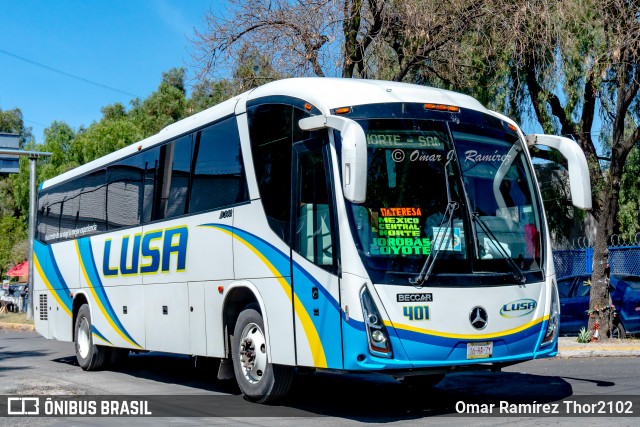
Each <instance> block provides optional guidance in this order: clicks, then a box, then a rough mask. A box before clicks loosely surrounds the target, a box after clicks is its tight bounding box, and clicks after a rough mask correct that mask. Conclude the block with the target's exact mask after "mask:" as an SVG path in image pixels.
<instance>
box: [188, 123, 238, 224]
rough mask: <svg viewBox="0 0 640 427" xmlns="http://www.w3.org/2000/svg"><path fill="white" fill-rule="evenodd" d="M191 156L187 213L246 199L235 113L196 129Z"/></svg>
mask: <svg viewBox="0 0 640 427" xmlns="http://www.w3.org/2000/svg"><path fill="white" fill-rule="evenodd" d="M193 157H194V159H195V161H194V164H195V167H194V168H193V183H192V190H191V194H190V198H189V213H197V212H203V211H208V210H212V209H218V208H221V207H224V206H230V205H234V204H236V203H241V202H244V201H246V200H248V193H247V184H246V179H245V175H244V168H243V167H242V153H241V151H240V137H239V135H238V126H237V124H236V119H235V117H234V118H231V119H227V120H224V121H221V122H218V123H215V124H213V125H211V126H209V127H207V128H205V129H203V130H202V131H200V132H198V134H197V136H196V141H195V148H194V154H193Z"/></svg>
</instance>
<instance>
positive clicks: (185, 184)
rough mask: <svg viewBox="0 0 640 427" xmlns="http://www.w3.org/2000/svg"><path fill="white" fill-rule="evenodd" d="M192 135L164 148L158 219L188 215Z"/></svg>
mask: <svg viewBox="0 0 640 427" xmlns="http://www.w3.org/2000/svg"><path fill="white" fill-rule="evenodd" d="M191 141H192V138H191V135H187V136H183V137H182V138H180V139H177V140H176V141H172V142H171V143H169V144H166V145H164V146H163V147H162V154H161V156H162V164H163V165H164V168H163V171H162V192H161V194H160V200H159V210H158V215H157V216H156V218H158V219H159V218H172V217H175V216H180V215H184V214H185V213H187V203H188V195H189V184H190V175H191V174H190V172H191V150H192V143H191Z"/></svg>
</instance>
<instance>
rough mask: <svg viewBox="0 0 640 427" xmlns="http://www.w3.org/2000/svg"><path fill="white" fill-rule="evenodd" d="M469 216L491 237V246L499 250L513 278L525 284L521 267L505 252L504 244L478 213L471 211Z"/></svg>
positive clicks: (525, 279)
mask: <svg viewBox="0 0 640 427" xmlns="http://www.w3.org/2000/svg"><path fill="white" fill-rule="evenodd" d="M471 218H472V219H473V221H474V222H475V223H476V224H478V225H479V226H480V228H482V231H484V232H485V234H486V235H488V236H489V237H490V238H491V239H492V241H491V244H492V246H493V247H495V248H496V249H497V250H498V251H499V252H500V254H501V255H502V256H503V257H504V259H505V260H506V261H507V264H509V266H510V267H511V270H512V272H513V279H514V280H515V281H516V282H518V283H520V284H525V283H526V281H527V278H526V275H525V274H524V272H523V271H522V269H520V267H518V264H516V263H515V261H514V260H513V259H512V258H511V255H509V254H508V253H507V251H506V250H505V248H504V246H502V243H500V241H499V240H498V238H497V237H496V236H495V234H493V232H491V229H489V226H488V225H487V223H486V222H485V221H484V220H483V219H482V218H480V214H479V213H478V212H473V213H472V214H471ZM476 239H477V236H476Z"/></svg>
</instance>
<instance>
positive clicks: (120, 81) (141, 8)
mask: <svg viewBox="0 0 640 427" xmlns="http://www.w3.org/2000/svg"><path fill="white" fill-rule="evenodd" d="M222 3H223V2H222V1H219V0H183V1H180V0H110V1H101V0H84V1H80V0H76V1H73V0H56V1H45V0H40V1H37V0H0V11H1V12H0V109H2V110H10V109H13V108H16V107H17V108H20V109H21V110H22V114H23V117H24V121H25V126H28V127H31V128H32V132H33V134H34V136H35V138H36V142H37V143H42V142H43V141H44V137H43V132H44V129H45V128H46V127H48V126H49V125H50V124H51V123H52V122H53V121H55V120H59V121H64V122H66V123H67V124H69V125H70V126H71V127H73V128H74V129H76V130H77V129H78V128H79V127H80V126H84V127H88V126H89V125H90V124H91V123H92V122H94V121H98V120H100V118H101V116H102V114H101V112H100V109H101V108H102V107H104V106H106V105H109V104H113V103H115V102H120V103H122V104H124V105H125V106H129V102H130V101H131V100H132V99H133V98H134V97H135V96H138V97H140V98H141V99H144V98H146V97H147V96H149V95H150V94H151V93H152V92H154V91H155V90H156V89H157V88H158V85H159V84H160V81H161V79H162V73H163V72H164V71H168V70H170V69H171V68H174V67H186V68H187V76H188V79H190V78H191V77H192V73H191V70H192V69H193V66H192V65H191V57H190V51H191V49H192V45H191V42H190V41H189V39H190V38H192V37H193V34H194V28H198V29H203V28H204V17H205V14H206V12H207V11H209V10H210V9H213V10H218V8H220V5H221V4H222ZM17 57H20V58H22V59H19V58H17ZM34 63H37V64H40V65H36V64H34ZM45 67H48V68H45ZM51 69H55V70H58V71H60V72H62V73H68V74H72V75H74V76H77V77H79V78H81V79H78V78H72V77H69V76H68V75H65V74H62V73H60V72H57V71H53V70H51ZM82 79H86V80H90V81H92V82H95V83H98V84H100V85H104V86H108V87H110V88H113V89H117V90H118V91H120V92H118V91H116V90H111V89H107V88H104V87H100V86H98V85H95V84H91V83H88V82H86V81H83V80H82ZM188 83H189V82H188ZM122 92H125V93H122ZM134 95H135V96H134Z"/></svg>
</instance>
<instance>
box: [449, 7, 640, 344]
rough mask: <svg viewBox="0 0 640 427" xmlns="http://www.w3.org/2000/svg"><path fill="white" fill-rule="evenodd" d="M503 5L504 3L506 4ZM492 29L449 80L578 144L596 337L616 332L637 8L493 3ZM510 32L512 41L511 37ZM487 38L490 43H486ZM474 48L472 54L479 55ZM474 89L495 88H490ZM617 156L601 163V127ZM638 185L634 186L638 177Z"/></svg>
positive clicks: (631, 142)
mask: <svg viewBox="0 0 640 427" xmlns="http://www.w3.org/2000/svg"><path fill="white" fill-rule="evenodd" d="M500 3H502V5H500ZM493 6H494V7H501V10H498V9H495V13H490V14H487V15H486V16H487V19H486V20H485V21H484V25H485V30H484V31H482V32H474V33H470V34H469V35H468V38H469V40H471V41H472V43H470V44H467V43H465V44H464V45H463V46H462V47H461V48H460V49H458V50H457V51H456V52H455V53H456V54H460V56H459V57H457V58H456V59H455V60H456V61H460V63H465V62H466V63H467V64H469V66H468V67H465V68H464V70H465V75H466V76H467V77H466V80H465V77H464V75H463V74H462V73H460V72H459V70H460V67H458V69H457V70H454V72H453V73H451V74H450V76H449V80H450V81H452V82H454V83H456V84H461V83H462V85H465V84H466V87H467V88H468V89H469V92H471V93H474V92H475V91H478V92H480V93H481V94H485V95H489V96H490V97H492V98H493V99H494V100H495V101H490V104H491V103H493V104H494V107H496V108H498V109H502V111H503V112H505V113H511V114H512V115H513V114H515V115H516V116H520V118H523V117H526V116H527V114H528V113H531V115H532V116H533V117H534V118H535V120H536V121H537V122H538V123H539V124H540V125H541V127H542V128H543V130H544V131H545V132H547V133H556V134H561V135H565V136H567V137H570V138H573V139H574V140H575V141H576V142H577V143H578V144H579V145H580V147H581V148H582V150H583V151H584V152H585V154H586V156H587V161H588V163H589V168H590V178H591V182H592V189H593V194H592V199H593V210H592V213H593V215H594V217H595V218H596V220H597V237H596V241H595V246H594V265H593V276H592V280H591V283H592V287H591V303H590V304H591V305H590V308H591V310H592V312H593V313H594V316H592V317H591V318H590V321H589V322H590V323H589V326H590V329H594V326H595V323H596V322H598V323H599V324H600V333H601V334H603V335H607V334H608V333H609V328H610V321H611V319H610V316H608V314H610V313H611V311H610V310H603V308H604V307H608V306H609V304H610V302H609V293H608V286H607V283H608V277H607V274H608V273H607V271H606V266H607V259H608V243H609V238H610V236H611V235H612V234H614V233H618V232H619V224H618V222H617V217H618V211H619V202H620V194H621V192H620V189H621V182H622V176H623V172H624V166H625V163H626V162H627V159H628V156H629V153H630V152H631V149H632V148H633V147H634V146H635V145H637V144H638V142H639V140H640V102H639V100H638V88H639V85H640V70H639V67H640V22H639V21H638V15H637V13H638V10H639V8H640V2H639V1H637V0H604V1H595V0H565V1H562V2H556V1H553V0H536V1H530V2H526V3H512V2H506V1H504V2H494V3H493ZM505 34H508V35H509V36H508V37H505ZM481 40H483V41H484V42H483V43H480V41H481ZM474 46H475V47H474ZM476 82H490V84H489V88H487V87H483V86H482V85H478V84H477V83H476ZM599 112H600V113H601V120H602V129H600V132H601V136H604V139H605V140H608V141H609V147H610V153H611V156H610V157H611V158H610V162H609V163H607V164H604V163H602V162H601V161H600V159H599V158H598V154H597V150H596V142H597V141H595V140H594V137H593V135H594V132H596V131H598V130H597V129H594V128H593V126H594V122H595V119H596V117H597V115H598V113H599ZM636 179H637V178H636Z"/></svg>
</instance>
